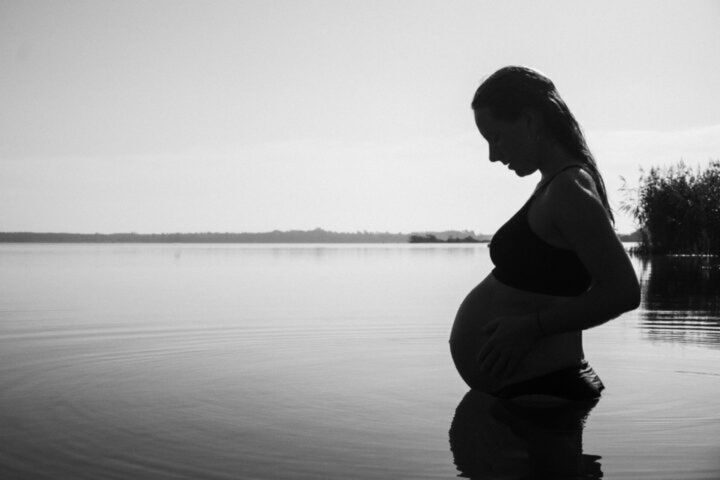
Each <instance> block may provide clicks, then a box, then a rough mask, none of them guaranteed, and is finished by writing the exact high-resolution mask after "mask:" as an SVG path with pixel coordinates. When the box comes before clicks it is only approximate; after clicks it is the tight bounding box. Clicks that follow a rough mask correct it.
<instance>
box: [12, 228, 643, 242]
mask: <svg viewBox="0 0 720 480" xmlns="http://www.w3.org/2000/svg"><path fill="white" fill-rule="evenodd" d="M618 236H619V237H620V240H622V241H624V242H634V241H639V238H640V237H639V234H638V232H635V233H632V234H620V235H618ZM491 238H492V235H488V234H476V233H475V232H473V231H468V230H462V231H459V230H447V231H442V232H437V231H435V232H432V231H426V232H413V233H407V234H406V233H388V232H354V233H345V232H332V231H327V230H323V229H320V228H316V229H315V230H290V231H279V230H275V231H272V232H262V233H215V232H206V233H148V234H145V233H108V234H104V233H56V232H48V233H37V232H0V243H189V244H191V243H453V244H454V243H487V242H489V241H490V239H491ZM424 240H427V241H424Z"/></svg>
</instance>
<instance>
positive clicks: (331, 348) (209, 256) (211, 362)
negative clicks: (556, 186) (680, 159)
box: [0, 244, 720, 479]
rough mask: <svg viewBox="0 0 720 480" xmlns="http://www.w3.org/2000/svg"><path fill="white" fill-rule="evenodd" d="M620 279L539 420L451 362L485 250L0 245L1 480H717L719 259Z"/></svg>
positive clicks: (672, 262)
mask: <svg viewBox="0 0 720 480" xmlns="http://www.w3.org/2000/svg"><path fill="white" fill-rule="evenodd" d="M634 263H635V267H636V269H637V271H638V273H639V274H640V275H641V278H642V285H643V300H642V306H641V308H640V309H638V310H636V311H634V312H631V313H628V314H625V315H623V316H621V317H620V318H618V319H615V320H613V321H612V322H610V323H607V324H605V325H603V326H601V327H598V328H596V329H593V330H590V331H588V332H585V334H584V339H585V351H586V355H587V358H588V359H589V360H590V363H591V364H592V365H593V367H594V368H595V370H596V371H597V372H598V374H599V375H600V376H601V378H602V379H603V381H604V383H605V386H606V390H605V392H604V396H603V398H602V399H601V400H600V401H599V402H598V403H597V404H596V405H594V406H593V405H584V406H575V407H573V408H562V409H554V410H553V411H541V412H538V411H536V410H534V409H529V408H526V407H522V406H517V405H514V404H512V403H511V402H501V401H498V400H496V399H494V398H493V397H490V396H487V395H482V394H478V393H474V392H470V393H469V392H468V388H467V387H466V386H465V384H464V383H463V382H462V380H461V379H460V377H459V376H458V375H457V373H456V371H455V369H454V367H453V364H452V360H451V358H450V354H449V349H448V343H447V340H448V337H449V332H450V327H451V325H452V322H453V319H454V315H455V312H456V309H457V307H458V306H459V304H460V302H461V301H462V299H463V298H464V297H465V295H466V294H467V293H468V292H469V290H470V289H472V287H474V286H475V285H476V284H477V283H478V282H479V281H480V280H481V279H482V278H484V276H485V275H486V274H487V273H488V272H489V271H490V269H491V264H490V259H489V256H488V250H487V247H486V246H485V245H484V244H482V245H474V244H465V245H150V244H142V245H112V244H107V245H100V244H98V245H94V244H79V245H53V244H47V245H45V244H34V245H31V244H5V245H0V478H3V479H44V478H47V479H64V478H67V479H129V478H133V479H170V478H172V479H184V478H187V479H324V478H327V479H337V478H343V479H388V478H407V479H423V478H428V479H444V478H455V477H457V476H466V477H472V478H477V479H520V478H534V477H529V476H528V472H530V471H533V470H534V471H544V472H551V473H548V475H547V476H548V478H606V479H645V478H647V479H718V478H720V320H719V318H718V316H719V312H720V260H718V259H697V258H687V257H672V258H656V259H653V260H652V261H645V262H642V261H640V260H639V259H634ZM540 478H543V477H540Z"/></svg>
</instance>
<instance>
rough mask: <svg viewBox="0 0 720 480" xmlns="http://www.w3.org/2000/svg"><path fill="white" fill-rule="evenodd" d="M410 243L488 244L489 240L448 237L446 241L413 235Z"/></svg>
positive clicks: (469, 237)
mask: <svg viewBox="0 0 720 480" xmlns="http://www.w3.org/2000/svg"><path fill="white" fill-rule="evenodd" d="M409 242H410V243H487V240H479V239H477V238H475V237H473V236H472V235H468V236H466V237H464V238H459V237H452V236H450V237H448V238H447V239H446V240H443V239H440V238H438V237H436V236H435V235H433V234H431V233H428V234H424V235H417V234H412V235H410V239H409Z"/></svg>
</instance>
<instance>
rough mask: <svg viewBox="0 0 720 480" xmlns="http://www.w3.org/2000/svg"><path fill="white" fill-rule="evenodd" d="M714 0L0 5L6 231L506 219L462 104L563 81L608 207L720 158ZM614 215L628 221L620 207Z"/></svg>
mask: <svg viewBox="0 0 720 480" xmlns="http://www.w3.org/2000/svg"><path fill="white" fill-rule="evenodd" d="M718 25H720V2H718V1H716V0H712V1H693V0H690V1H682V2H679V1H678V2H669V1H655V0H653V1H642V0H640V1H632V2H627V1H617V0H613V1H602V2H601V1H587V2H577V1H552V2H536V1H514V0H511V1H503V2H496V1H495V2H493V1H482V0H472V1H459V0H436V1H427V0H413V1H394V0H382V1H373V0H362V1H360V0H355V1H348V0H326V1H315V0H304V1H302V2H300V1H294V0H288V1H282V0H273V1H270V0H266V1H220V0H218V1H181V0H172V1H164V0H152V1H145V0H143V1H136V0H124V1H122V2H117V1H102V0H92V1H73V0H68V1H63V2H55V1H50V0H46V1H34V0H22V1H7V0H0V65H1V67H0V231H33V232H81V233H94V232H99V233H112V232H131V231H134V232H138V233H152V232H158V233H159V232H206V231H214V232H243V231H245V232H260V231H270V230H275V229H278V230H290V229H302V230H309V229H313V228H317V227H320V228H324V229H327V230H335V231H358V230H367V231H389V232H411V231H426V230H446V229H455V230H465V229H467V230H474V231H476V232H478V233H493V232H494V231H495V230H496V229H497V228H498V227H499V226H500V225H502V224H503V223H504V222H505V221H506V220H507V219H508V218H509V217H510V216H511V215H512V214H513V213H514V212H515V211H516V210H517V209H518V208H520V206H521V205H522V204H523V203H524V201H525V200H526V198H527V197H528V196H529V194H530V193H531V192H532V190H533V188H534V186H535V184H536V183H537V181H538V180H539V174H535V175H532V176H529V177H525V178H519V177H516V176H515V175H514V174H513V173H512V172H511V171H509V170H507V169H506V168H505V167H504V166H503V165H501V164H499V163H495V164H491V163H490V162H489V161H488V150H487V145H486V144H485V142H484V140H483V139H482V137H481V136H480V135H479V133H478V132H477V130H476V127H475V125H474V122H473V115H472V110H471V109H470V101H471V99H472V95H473V93H474V91H475V89H476V88H477V86H478V85H479V83H480V82H481V81H482V80H483V78H485V77H487V76H488V75H490V74H491V73H492V72H493V71H495V70H496V69H498V68H500V67H502V66H505V65H510V64H520V65H527V66H530V67H533V68H536V69H538V70H540V71H541V72H543V73H544V74H546V75H547V76H549V77H550V78H551V79H552V80H553V82H554V83H555V85H556V86H557V88H558V90H559V91H560V94H561V96H562V97H563V98H564V99H565V101H566V102H567V104H568V106H569V107H570V109H571V110H572V111H573V113H574V114H575V116H576V118H577V119H578V120H579V122H580V123H581V125H582V127H583V128H584V130H585V132H586V136H587V139H588V142H589V145H590V147H591V149H592V151H593V153H594V154H595V157H596V159H597V162H598V166H599V168H600V171H601V173H602V174H603V176H604V179H605V182H606V185H607V187H608V191H609V197H610V202H611V205H612V206H613V207H615V208H616V210H617V208H618V207H619V205H620V203H621V201H622V200H623V199H624V198H625V195H627V194H623V193H622V192H621V191H620V189H621V187H622V186H623V180H622V179H623V178H624V179H625V180H626V182H627V186H629V187H633V186H635V185H637V182H638V178H639V175H640V169H641V168H644V169H648V168H650V167H651V166H655V165H658V166H663V165H670V164H673V163H675V162H677V161H679V160H681V159H682V160H684V161H685V162H686V163H688V164H690V165H700V166H702V165H705V164H707V162H708V161H709V160H710V159H720V89H718V85H720V35H718ZM616 215H617V230H618V231H619V232H629V231H632V230H633V229H634V228H635V224H634V223H633V221H632V219H631V218H629V217H628V216H627V215H625V214H623V213H621V212H616Z"/></svg>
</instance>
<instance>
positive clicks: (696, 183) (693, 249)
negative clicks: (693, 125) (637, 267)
mask: <svg viewBox="0 0 720 480" xmlns="http://www.w3.org/2000/svg"><path fill="white" fill-rule="evenodd" d="M623 190H624V192H625V198H624V201H623V204H622V206H621V210H623V211H625V212H628V213H630V214H631V215H632V216H633V217H634V218H635V220H636V221H637V223H638V224H639V226H640V228H641V232H642V240H641V242H640V245H639V248H638V251H639V252H640V253H660V254H702V255H708V254H710V255H720V161H718V160H715V161H710V162H709V164H708V166H707V167H706V168H700V166H698V167H697V168H695V169H692V168H690V167H689V166H688V165H686V164H685V162H683V161H682V160H681V161H680V162H678V163H677V164H675V165H672V166H670V167H652V168H651V169H650V171H649V172H645V171H643V170H642V169H641V170H640V181H639V184H638V187H637V188H635V189H630V188H627V187H624V188H623Z"/></svg>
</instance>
